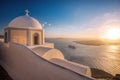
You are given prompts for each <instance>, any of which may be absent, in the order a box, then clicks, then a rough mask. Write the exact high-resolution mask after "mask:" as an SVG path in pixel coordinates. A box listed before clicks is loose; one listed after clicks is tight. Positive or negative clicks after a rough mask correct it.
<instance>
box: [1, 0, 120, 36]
mask: <svg viewBox="0 0 120 80" xmlns="http://www.w3.org/2000/svg"><path fill="white" fill-rule="evenodd" d="M25 9H28V10H29V11H30V13H29V15H30V16H32V17H34V18H36V19H37V20H38V21H39V22H40V23H41V24H42V25H43V24H44V29H45V36H46V37H75V38H80V37H95V38H97V37H99V36H100V35H102V34H103V33H104V32H105V31H106V30H107V29H108V25H112V26H113V25H115V26H116V25H117V27H120V26H119V25H120V0H0V30H3V27H4V26H6V25H7V24H8V23H9V22H10V21H11V20H12V19H14V18H15V17H17V16H22V15H25V12H24V10H25Z"/></svg>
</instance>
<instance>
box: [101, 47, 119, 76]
mask: <svg viewBox="0 0 120 80" xmlns="http://www.w3.org/2000/svg"><path fill="white" fill-rule="evenodd" d="M101 54H104V55H105V57H104V58H102V57H101V58H102V61H100V62H102V64H101V65H103V68H101V69H103V70H105V71H107V72H109V73H111V74H113V75H115V74H120V45H107V46H105V47H104V51H103V53H101Z"/></svg>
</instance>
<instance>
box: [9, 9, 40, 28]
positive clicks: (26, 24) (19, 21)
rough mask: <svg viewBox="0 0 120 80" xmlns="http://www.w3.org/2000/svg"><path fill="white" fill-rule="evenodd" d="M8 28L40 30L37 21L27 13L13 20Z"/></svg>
mask: <svg viewBox="0 0 120 80" xmlns="http://www.w3.org/2000/svg"><path fill="white" fill-rule="evenodd" d="M8 27H11V28H33V29H42V25H41V24H40V23H39V21H38V20H37V19H35V18H33V17H31V16H29V15H28V11H26V15H24V16H19V17H16V18H15V19H13V20H12V21H11V22H10V23H9V24H8Z"/></svg>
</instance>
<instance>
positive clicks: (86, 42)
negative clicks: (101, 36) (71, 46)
mask: <svg viewBox="0 0 120 80" xmlns="http://www.w3.org/2000/svg"><path fill="white" fill-rule="evenodd" d="M73 42H75V43H79V44H84V45H93V46H100V45H120V40H117V41H102V40H78V41H73Z"/></svg>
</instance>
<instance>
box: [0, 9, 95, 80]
mask: <svg viewBox="0 0 120 80" xmlns="http://www.w3.org/2000/svg"><path fill="white" fill-rule="evenodd" d="M4 41H5V43H3V44H1V45H2V46H4V47H1V46H0V51H2V52H1V53H0V55H1V56H2V58H0V64H1V65H2V66H3V67H4V68H5V70H6V71H7V72H8V74H9V75H10V76H11V77H12V78H13V79H14V80H93V78H92V77H91V71H90V68H89V67H87V66H84V65H81V64H77V63H74V62H70V61H68V60H66V59H64V56H63V54H62V53H61V52H60V51H59V50H57V49H55V48H54V45H53V44H52V43H45V41H44V30H43V28H42V25H41V24H40V23H39V21H38V20H36V19H35V18H33V17H31V16H29V15H28V11H27V10H26V15H25V16H20V17H17V18H15V19H13V20H12V21H11V22H10V23H9V24H8V26H6V27H5V40H4Z"/></svg>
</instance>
